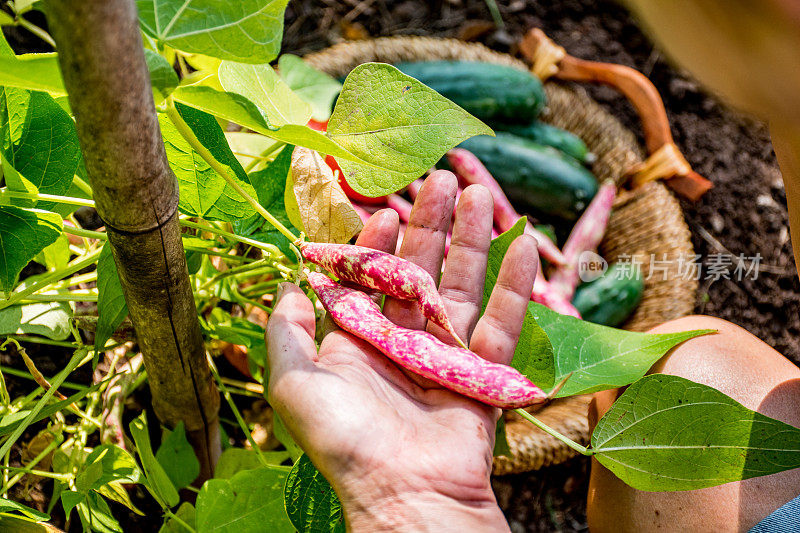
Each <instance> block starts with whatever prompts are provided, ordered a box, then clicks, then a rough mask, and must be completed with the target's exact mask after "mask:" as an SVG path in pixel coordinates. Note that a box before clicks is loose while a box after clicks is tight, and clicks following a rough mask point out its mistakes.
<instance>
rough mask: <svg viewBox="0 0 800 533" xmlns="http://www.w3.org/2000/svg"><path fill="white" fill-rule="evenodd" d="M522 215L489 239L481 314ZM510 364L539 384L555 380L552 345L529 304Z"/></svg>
mask: <svg viewBox="0 0 800 533" xmlns="http://www.w3.org/2000/svg"><path fill="white" fill-rule="evenodd" d="M526 222H527V219H526V218H525V217H522V218H520V219H519V220H518V221H517V222H516V224H514V226H513V227H511V229H509V230H508V231H506V232H505V233H503V234H501V235H499V236H498V237H497V238H495V239H492V243H491V245H490V246H489V257H488V263H487V265H486V281H485V282H484V285H483V304H482V306H481V314H483V312H484V311H485V310H486V304H488V303H489V297H490V296H491V294H492V289H494V286H495V284H496V283H497V275H498V274H499V272H500V265H501V264H502V262H503V258H504V257H505V255H506V252H507V251H508V247H509V246H511V243H512V242H513V241H514V239H516V238H517V237H519V236H520V235H522V233H523V232H524V230H525V223H526ZM511 366H513V367H514V368H516V369H517V370H519V371H520V372H521V373H522V374H524V375H525V376H526V377H527V378H528V379H530V380H531V381H533V382H534V383H536V384H537V385H538V386H539V387H541V388H543V389H545V390H547V389H549V388H551V387H552V386H553V384H554V382H555V363H554V354H553V347H552V345H551V343H550V339H549V338H548V336H547V333H545V331H544V330H543V329H542V328H541V327H540V326H539V325H538V324H537V323H536V317H534V315H533V313H532V310H531V308H530V307H528V310H527V311H526V313H525V319H524V321H523V323H522V330H521V331H520V336H519V342H518V343H517V347H516V349H515V350H514V358H513V359H512V361H511Z"/></svg>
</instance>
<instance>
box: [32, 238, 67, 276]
mask: <svg viewBox="0 0 800 533" xmlns="http://www.w3.org/2000/svg"><path fill="white" fill-rule="evenodd" d="M71 253H72V252H70V250H69V238H68V237H67V236H66V235H65V234H63V233H62V234H61V235H59V236H58V238H57V239H56V240H55V242H54V243H53V244H50V245H49V246H47V247H46V248H45V249H44V250H42V251H41V252H39V254H38V255H37V256H36V257H34V259H33V260H34V261H36V262H37V263H39V264H42V265H44V266H45V268H47V270H56V269H62V268H65V267H66V266H67V263H69V258H70V255H71Z"/></svg>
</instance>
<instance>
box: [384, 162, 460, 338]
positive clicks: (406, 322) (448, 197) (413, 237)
mask: <svg viewBox="0 0 800 533" xmlns="http://www.w3.org/2000/svg"><path fill="white" fill-rule="evenodd" d="M457 190H458V181H457V180H456V177H455V176H454V175H453V173H452V172H448V171H446V170H437V171H436V172H434V173H432V174H431V175H430V176H428V178H427V179H426V180H425V183H424V184H423V185H422V189H421V190H420V192H419V196H417V201H416V202H415V203H414V208H413V209H412V211H411V220H409V223H408V229H406V232H405V235H404V236H403V244H402V246H401V247H400V253H399V255H400V257H402V258H403V259H407V260H409V261H411V262H413V263H416V264H417V265H419V266H421V267H422V268H424V269H425V270H426V271H427V272H428V273H429V274H430V275H431V276H433V279H435V280H438V279H439V274H440V272H441V269H442V261H443V259H444V241H445V239H446V238H447V231H448V230H449V229H450V219H451V218H452V213H453V205H454V203H455V195H456V191H457ZM384 314H385V315H386V316H387V317H388V318H389V319H390V320H392V321H394V322H395V323H396V324H398V325H400V326H403V327H406V328H414V329H423V328H424V327H425V322H426V320H425V317H423V316H422V313H420V312H419V309H418V308H417V304H416V302H408V301H402V300H395V299H387V300H386V305H385V306H384Z"/></svg>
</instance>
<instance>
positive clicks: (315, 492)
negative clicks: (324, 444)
mask: <svg viewBox="0 0 800 533" xmlns="http://www.w3.org/2000/svg"><path fill="white" fill-rule="evenodd" d="M284 502H285V506H286V512H287V513H288V514H289V519H290V520H291V521H292V524H293V525H294V527H295V528H297V531H298V532H299V533H312V532H313V533H321V532H323V531H327V532H330V533H344V532H345V530H346V528H345V524H344V512H343V511H342V503H341V502H340V501H339V498H338V497H337V496H336V493H335V492H334V491H333V488H332V487H331V485H330V483H328V480H327V479H325V477H324V476H323V475H322V474H321V473H320V472H319V470H317V468H316V467H315V466H314V463H312V462H311V459H309V458H308V456H307V455H303V456H302V457H300V459H299V460H298V461H297V462H296V463H295V464H294V466H293V467H292V470H291V472H289V477H288V479H287V480H286V488H285V489H284Z"/></svg>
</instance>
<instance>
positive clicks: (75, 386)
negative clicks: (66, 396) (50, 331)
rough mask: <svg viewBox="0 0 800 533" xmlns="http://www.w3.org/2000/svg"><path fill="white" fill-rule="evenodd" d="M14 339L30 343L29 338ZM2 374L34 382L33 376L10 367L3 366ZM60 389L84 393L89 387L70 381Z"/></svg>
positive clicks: (67, 346) (68, 346)
mask: <svg viewBox="0 0 800 533" xmlns="http://www.w3.org/2000/svg"><path fill="white" fill-rule="evenodd" d="M14 339H15V340H18V341H20V342H31V339H29V338H23V337H14ZM33 342H40V341H38V340H36V341H33ZM51 342H56V341H51ZM42 344H51V343H48V342H42ZM64 347H65V348H75V345H73V344H69V345H67V344H66V343H64ZM2 373H3V374H8V375H10V376H14V377H17V378H23V379H29V380H31V381H35V380H34V378H33V376H31V375H30V374H29V373H27V372H24V371H22V370H17V369H16V368H11V367H8V366H4V367H3V368H2ZM61 388H62V389H72V390H76V391H84V390H86V389H88V388H89V387H87V386H85V385H79V384H78V383H73V382H71V381H65V382H64V383H62V384H61Z"/></svg>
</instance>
